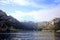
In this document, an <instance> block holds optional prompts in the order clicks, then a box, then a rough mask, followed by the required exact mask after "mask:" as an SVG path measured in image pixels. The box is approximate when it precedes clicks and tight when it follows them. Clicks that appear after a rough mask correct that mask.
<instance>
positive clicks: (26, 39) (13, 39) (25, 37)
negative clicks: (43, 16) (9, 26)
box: [0, 31, 55, 40]
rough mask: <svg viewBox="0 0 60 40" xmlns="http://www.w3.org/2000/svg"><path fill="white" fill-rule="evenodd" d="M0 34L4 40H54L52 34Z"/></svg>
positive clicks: (27, 32)
mask: <svg viewBox="0 0 60 40" xmlns="http://www.w3.org/2000/svg"><path fill="white" fill-rule="evenodd" d="M1 34H4V35H3V36H5V38H4V39H6V40H55V36H54V33H53V32H40V31H22V32H16V33H0V35H1ZM7 35H8V36H7ZM0 37H1V36H0ZM0 39H2V38H0Z"/></svg>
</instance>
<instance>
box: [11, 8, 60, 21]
mask: <svg viewBox="0 0 60 40" xmlns="http://www.w3.org/2000/svg"><path fill="white" fill-rule="evenodd" d="M10 15H12V16H13V17H15V18H16V19H18V20H20V21H24V20H25V19H24V18H23V17H24V16H27V17H28V16H30V17H32V18H33V19H34V20H36V21H48V20H51V19H52V18H55V17H60V8H59V7H55V8H52V9H42V10H37V11H31V12H27V13H25V12H22V11H15V12H14V13H11V14H10ZM29 21H30V20H29Z"/></svg>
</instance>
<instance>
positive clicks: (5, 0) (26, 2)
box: [0, 0, 60, 8]
mask: <svg viewBox="0 0 60 40" xmlns="http://www.w3.org/2000/svg"><path fill="white" fill-rule="evenodd" d="M53 1H54V2H53V3H50V2H49V1H47V0H1V1H0V4H1V5H3V4H13V5H14V4H16V5H20V6H32V7H38V8H50V7H54V6H55V4H56V3H58V2H60V1H59V0H53ZM46 2H47V4H48V3H50V4H48V5H47V4H46Z"/></svg>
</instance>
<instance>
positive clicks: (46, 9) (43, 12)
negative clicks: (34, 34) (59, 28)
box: [0, 0, 60, 22]
mask: <svg viewBox="0 0 60 40" xmlns="http://www.w3.org/2000/svg"><path fill="white" fill-rule="evenodd" d="M0 9H1V10H3V11H5V12H6V13H7V15H11V16H13V17H14V18H16V19H17V20H19V21H34V22H38V21H49V20H51V19H53V18H55V17H60V0H0Z"/></svg>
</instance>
